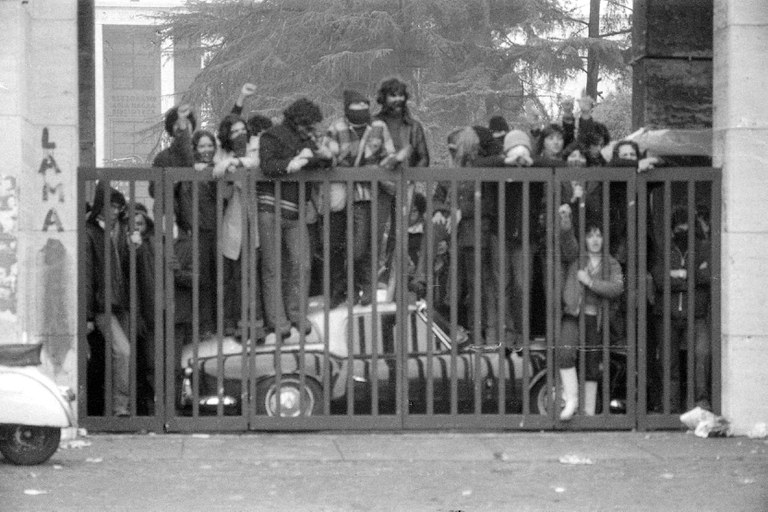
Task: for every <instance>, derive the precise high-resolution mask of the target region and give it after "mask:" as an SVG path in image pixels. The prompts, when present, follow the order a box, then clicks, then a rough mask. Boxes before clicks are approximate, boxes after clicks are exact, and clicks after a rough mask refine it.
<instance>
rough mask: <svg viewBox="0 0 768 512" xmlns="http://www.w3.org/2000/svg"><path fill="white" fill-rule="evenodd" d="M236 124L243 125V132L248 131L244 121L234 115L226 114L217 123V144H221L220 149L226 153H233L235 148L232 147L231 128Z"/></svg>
mask: <svg viewBox="0 0 768 512" xmlns="http://www.w3.org/2000/svg"><path fill="white" fill-rule="evenodd" d="M237 123H243V126H245V131H246V132H247V131H248V125H247V124H245V120H244V119H243V118H242V117H240V116H238V115H235V114H228V115H227V116H226V117H224V119H222V120H221V123H219V142H220V143H221V149H224V150H226V151H230V152H232V151H234V150H235V148H234V146H233V145H232V127H233V126H234V125H235V124H237Z"/></svg>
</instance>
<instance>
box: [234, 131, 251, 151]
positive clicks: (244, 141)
mask: <svg viewBox="0 0 768 512" xmlns="http://www.w3.org/2000/svg"><path fill="white" fill-rule="evenodd" d="M247 145H248V135H247V134H245V133H242V134H240V135H238V136H237V137H235V138H234V139H232V150H233V152H234V153H235V155H237V156H245V148H246V146H247Z"/></svg>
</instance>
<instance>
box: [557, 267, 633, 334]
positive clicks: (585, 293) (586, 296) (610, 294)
mask: <svg viewBox="0 0 768 512" xmlns="http://www.w3.org/2000/svg"><path fill="white" fill-rule="evenodd" d="M588 262H589V256H588V255H586V254H585V255H584V256H582V257H581V258H580V259H579V260H577V261H574V262H573V263H571V265H570V267H568V274H567V275H566V278H565V284H564V285H563V314H566V315H571V316H578V315H579V313H580V312H581V310H582V308H583V307H584V305H585V304H586V303H590V304H597V305H598V320H597V325H598V329H599V328H600V326H601V325H602V321H601V319H602V315H604V314H610V303H611V301H612V300H614V299H617V298H619V297H620V296H621V294H622V293H624V274H623V273H622V271H621V265H619V262H618V261H616V259H614V258H613V257H612V256H609V257H608V261H607V263H608V265H607V266H606V265H605V263H606V261H605V256H603V265H602V267H603V268H602V272H601V275H600V277H594V278H593V282H592V286H591V287H590V288H587V287H586V286H584V285H583V284H581V282H579V280H578V277H577V273H578V271H579V269H582V268H584V267H586V266H587V263H588Z"/></svg>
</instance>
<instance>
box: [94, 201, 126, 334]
mask: <svg viewBox="0 0 768 512" xmlns="http://www.w3.org/2000/svg"><path fill="white" fill-rule="evenodd" d="M96 208H97V206H96V205H94V210H92V212H91V216H90V217H89V219H88V221H87V222H86V224H85V237H86V238H85V297H86V298H85V310H86V318H87V319H88V320H89V321H92V320H94V319H95V318H96V315H99V314H102V313H104V312H105V311H106V306H105V304H106V301H105V294H106V285H105V282H104V272H105V269H106V259H105V254H104V235H105V233H104V228H103V227H101V225H100V224H99V221H98V220H96V217H97V215H98V214H99V213H100V210H101V208H99V210H98V211H97V210H96ZM113 229H114V230H116V233H115V237H113V238H112V240H111V242H110V244H109V251H108V254H109V256H110V284H111V287H110V293H111V295H110V297H111V301H110V302H111V305H112V310H113V311H126V310H127V309H128V307H129V305H130V304H129V300H130V296H129V294H128V283H127V280H126V276H125V269H126V268H127V264H128V240H127V236H126V235H125V229H124V226H123V225H121V224H120V222H119V221H118V222H117V225H114V224H113Z"/></svg>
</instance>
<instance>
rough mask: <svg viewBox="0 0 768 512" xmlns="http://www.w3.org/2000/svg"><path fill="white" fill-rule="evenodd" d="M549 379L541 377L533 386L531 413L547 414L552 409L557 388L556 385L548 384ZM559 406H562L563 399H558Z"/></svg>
mask: <svg viewBox="0 0 768 512" xmlns="http://www.w3.org/2000/svg"><path fill="white" fill-rule="evenodd" d="M547 384H548V383H547V379H546V378H543V379H539V381H538V382H536V384H534V385H533V387H532V388H531V394H530V397H531V398H530V408H531V414H541V415H543V416H547V415H548V414H549V411H551V410H552V403H553V402H555V395H556V388H555V386H554V385H547ZM557 402H558V408H560V407H562V406H563V404H562V403H560V402H562V399H561V400H558V401H557Z"/></svg>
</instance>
